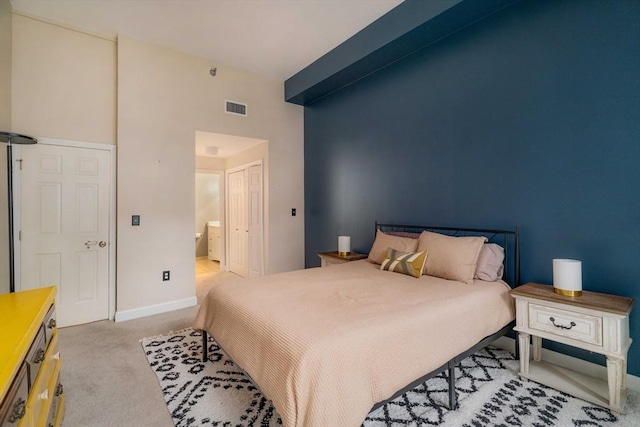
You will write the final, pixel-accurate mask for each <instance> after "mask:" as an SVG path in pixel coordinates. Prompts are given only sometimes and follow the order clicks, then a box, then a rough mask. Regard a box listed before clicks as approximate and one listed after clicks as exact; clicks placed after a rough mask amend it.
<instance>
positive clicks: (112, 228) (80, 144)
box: [13, 136, 117, 320]
mask: <svg viewBox="0 0 640 427" xmlns="http://www.w3.org/2000/svg"><path fill="white" fill-rule="evenodd" d="M36 139H37V140H38V144H42V145H55V146H59V147H69V148H87V149H91V150H104V151H107V152H109V163H110V169H111V170H110V172H111V179H110V182H109V319H110V320H113V319H114V318H115V314H116V184H117V181H116V171H117V168H116V159H117V156H116V150H117V147H116V146H115V145H112V144H103V143H99V142H84V141H72V140H65V139H57V138H47V137H44V136H39V137H36ZM15 147H18V146H14V148H15ZM17 151H18V153H16V152H14V154H16V156H15V157H16V158H15V159H14V161H17V160H20V161H21V160H22V151H21V150H17ZM13 169H14V177H13V183H14V187H15V188H17V189H18V190H17V191H14V193H13V204H14V217H15V218H16V219H15V220H14V231H15V235H16V236H19V233H20V230H21V229H22V224H21V223H22V219H21V213H22V205H21V200H22V198H21V193H22V176H21V168H13ZM14 250H15V252H16V255H17V256H16V257H15V262H16V265H17V266H20V253H21V251H22V244H21V242H20V239H16V242H15V249H14ZM16 273H17V274H16V291H19V290H21V289H22V285H21V283H20V277H21V275H22V274H21V271H20V269H16Z"/></svg>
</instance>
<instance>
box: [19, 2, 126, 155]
mask: <svg viewBox="0 0 640 427" xmlns="http://www.w3.org/2000/svg"><path fill="white" fill-rule="evenodd" d="M12 42H13V64H12V65H13V74H12V90H13V97H12V109H11V115H12V128H13V131H14V132H19V133H25V134H27V135H32V136H46V137H50V138H59V139H69V140H76V141H87V142H100V143H104V144H115V143H116V43H115V41H113V40H108V39H105V38H101V37H97V36H94V35H89V34H86V33H82V32H79V31H74V30H70V29H68V28H64V27H61V26H57V25H53V24H51V23H48V22H43V21H39V20H37V19H33V18H30V17H27V16H22V15H20V14H17V13H14V14H13V40H12Z"/></svg>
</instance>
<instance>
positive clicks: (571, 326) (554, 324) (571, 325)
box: [549, 317, 576, 329]
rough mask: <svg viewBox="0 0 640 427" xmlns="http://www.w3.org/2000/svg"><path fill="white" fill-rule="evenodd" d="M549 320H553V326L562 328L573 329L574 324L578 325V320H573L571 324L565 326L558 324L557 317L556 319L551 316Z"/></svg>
mask: <svg viewBox="0 0 640 427" xmlns="http://www.w3.org/2000/svg"><path fill="white" fill-rule="evenodd" d="M549 320H551V324H552V325H553V326H555V327H556V328H560V329H571V328H573V327H574V326H576V322H571V323H570V325H569V326H564V325H556V319H554V318H553V317H549Z"/></svg>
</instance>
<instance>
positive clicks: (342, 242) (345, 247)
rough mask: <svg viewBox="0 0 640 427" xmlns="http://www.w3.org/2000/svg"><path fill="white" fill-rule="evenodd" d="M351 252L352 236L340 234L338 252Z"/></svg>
mask: <svg viewBox="0 0 640 427" xmlns="http://www.w3.org/2000/svg"><path fill="white" fill-rule="evenodd" d="M350 253H351V237H350V236H338V254H339V255H343V256H346V255H349V254H350Z"/></svg>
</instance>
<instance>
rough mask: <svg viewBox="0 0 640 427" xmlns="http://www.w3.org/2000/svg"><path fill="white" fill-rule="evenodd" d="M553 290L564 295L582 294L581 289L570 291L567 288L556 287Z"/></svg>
mask: <svg viewBox="0 0 640 427" xmlns="http://www.w3.org/2000/svg"><path fill="white" fill-rule="evenodd" d="M553 292H555V293H556V294H558V295H563V296H565V297H579V296H580V295H582V291H571V290H567V289H558V288H556V287H554V288H553Z"/></svg>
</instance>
